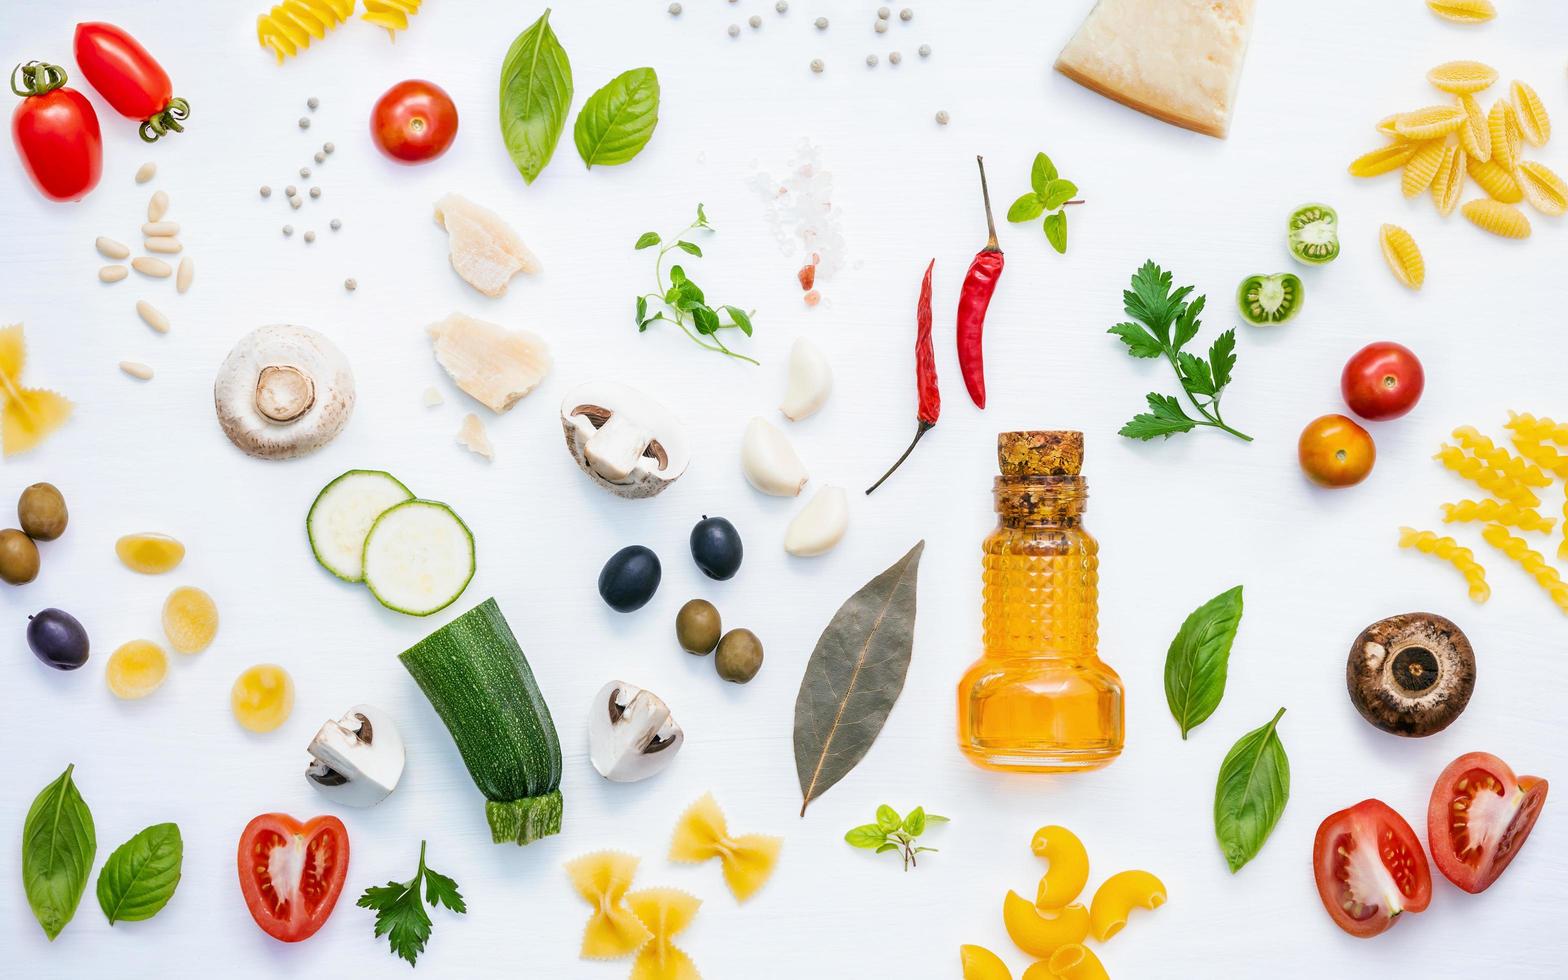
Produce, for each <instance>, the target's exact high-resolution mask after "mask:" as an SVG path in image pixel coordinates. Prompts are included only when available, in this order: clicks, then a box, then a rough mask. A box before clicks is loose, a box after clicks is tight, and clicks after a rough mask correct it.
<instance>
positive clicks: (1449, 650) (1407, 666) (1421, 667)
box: [1345, 612, 1475, 738]
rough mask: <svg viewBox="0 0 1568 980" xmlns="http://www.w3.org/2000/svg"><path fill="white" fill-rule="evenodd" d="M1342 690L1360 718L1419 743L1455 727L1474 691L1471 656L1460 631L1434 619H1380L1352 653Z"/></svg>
mask: <svg viewBox="0 0 1568 980" xmlns="http://www.w3.org/2000/svg"><path fill="white" fill-rule="evenodd" d="M1345 685H1346V687H1347V688H1348V689H1349V691H1350V700H1351V702H1352V703H1354V704H1355V706H1356V710H1357V711H1359V712H1361V717H1363V718H1365V719H1366V720H1367V721H1369V722H1371V723H1372V724H1374V725H1376V726H1377V727H1378V728H1381V729H1382V730H1383V731H1385V732H1390V733H1392V734H1394V735H1405V736H1409V737H1415V738H1420V737H1422V736H1426V735H1431V734H1434V733H1436V732H1440V731H1442V730H1443V729H1445V728H1447V727H1448V726H1449V725H1450V724H1452V723H1453V720H1454V719H1455V718H1458V717H1459V714H1460V712H1462V711H1464V710H1465V705H1467V704H1469V703H1470V694H1471V692H1472V691H1474V690H1475V651H1473V650H1472V649H1471V648H1470V640H1469V639H1468V638H1466V636H1465V634H1464V631H1462V630H1461V629H1460V628H1459V627H1458V626H1455V625H1454V624H1453V623H1452V622H1450V621H1448V620H1447V619H1444V618H1443V617H1442V616H1437V615H1434V614H1432V613H1420V612H1417V613H1405V614H1404V615H1401V616H1390V617H1389V618H1387V619H1380V620H1378V621H1377V622H1375V623H1373V624H1372V625H1371V626H1368V627H1367V628H1366V629H1364V630H1362V631H1361V635H1360V636H1358V637H1356V642H1355V643H1353V644H1352V645H1351V647H1350V659H1349V661H1348V662H1347V663H1346V664H1345Z"/></svg>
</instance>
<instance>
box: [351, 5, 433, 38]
mask: <svg viewBox="0 0 1568 980" xmlns="http://www.w3.org/2000/svg"><path fill="white" fill-rule="evenodd" d="M422 2H423V0H365V12H364V13H362V14H360V15H359V19H360V20H362V21H365V22H366V23H368V24H375V25H376V26H377V27H384V28H386V30H387V35H388V36H389V37H391V38H392V40H394V41H395V40H397V32H398V31H404V30H407V29H408V18H409V15H410V14H417V13H419V5H420V3H422Z"/></svg>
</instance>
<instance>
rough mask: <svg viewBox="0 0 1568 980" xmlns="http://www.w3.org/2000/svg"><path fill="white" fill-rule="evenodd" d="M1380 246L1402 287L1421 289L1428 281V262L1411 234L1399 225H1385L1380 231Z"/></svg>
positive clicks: (1378, 236)
mask: <svg viewBox="0 0 1568 980" xmlns="http://www.w3.org/2000/svg"><path fill="white" fill-rule="evenodd" d="M1377 238H1378V244H1380V245H1382V247H1383V259H1384V261H1386V262H1387V263H1388V268H1389V271H1391V272H1393V273H1394V278H1395V279H1398V280H1399V282H1400V285H1402V286H1406V287H1408V288H1410V289H1420V288H1421V284H1422V283H1423V282H1425V281H1426V260H1425V259H1423V258H1422V257H1421V249H1420V248H1419V247H1418V246H1417V245H1416V240H1415V239H1414V238H1412V237H1410V232H1408V231H1406V230H1405V229H1403V228H1401V227H1399V226H1398V225H1384V226H1383V227H1382V228H1380V229H1379V230H1378V235H1377Z"/></svg>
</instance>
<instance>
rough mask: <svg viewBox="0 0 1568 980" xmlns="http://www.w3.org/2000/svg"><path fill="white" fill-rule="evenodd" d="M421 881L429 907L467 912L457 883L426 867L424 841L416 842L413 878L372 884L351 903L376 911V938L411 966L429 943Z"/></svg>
mask: <svg viewBox="0 0 1568 980" xmlns="http://www.w3.org/2000/svg"><path fill="white" fill-rule="evenodd" d="M421 882H423V884H424V886H425V901H428V902H429V903H430V905H431V907H432V908H439V907H440V906H443V905H444V906H446V907H447V908H449V909H451V910H452V911H453V912H457V913H459V914H462V913H464V912H467V911H468V903H467V902H464V901H463V896H462V893H461V892H459V891H458V890H457V882H455V881H453V880H452V879H451V878H448V877H447V876H446V875H443V874H438V873H437V872H435V871H432V870H431V869H429V868H427V867H425V842H424V841H420V842H419V871H418V872H417V873H416V874H415V875H414V877H413V878H411V879H410V880H408V881H404V882H396V881H389V882H387V883H386V884H385V885H373V886H371V887H370V888H367V889H365V894H363V895H361V896H359V901H358V902H355V903H354V904H355V905H358V906H359V907H360V908H362V909H373V910H375V913H376V936H377V938H379V937H381V936H387V937H388V942H389V943H390V944H391V947H392V954H393V955H394V956H400V957H402V958H403V959H405V960H407V961H408V963H409V965H410V966H413V965H414V961H415V960H416V959H418V958H419V954H420V953H423V952H424V951H425V944H426V943H427V942H429V941H430V926H431V922H430V913H428V912H426V911H425V906H424V902H422V901H421V900H420V894H419V886H420V883H421Z"/></svg>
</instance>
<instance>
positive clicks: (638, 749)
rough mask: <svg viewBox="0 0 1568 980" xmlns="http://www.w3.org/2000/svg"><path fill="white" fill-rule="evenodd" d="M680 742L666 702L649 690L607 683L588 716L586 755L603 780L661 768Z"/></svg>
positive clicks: (624, 779) (629, 779) (632, 778)
mask: <svg viewBox="0 0 1568 980" xmlns="http://www.w3.org/2000/svg"><path fill="white" fill-rule="evenodd" d="M685 740H686V736H685V733H684V732H682V731H681V726H680V725H678V724H676V723H675V719H674V718H673V717H671V715H670V708H669V705H667V704H665V703H664V700H663V699H662V698H660V697H659V696H658V695H657V694H654V693H653V692H652V691H645V690H643V689H642V688H640V687H638V686H636V685H635V684H628V683H626V682H625V681H610V682H609V683H608V684H606V685H604V686H603V687H601V688H599V693H598V694H595V695H594V698H593V706H592V707H591V708H590V709H589V714H588V757H589V759H590V760H591V761H592V762H593V767H594V769H596V770H598V772H599V775H601V776H603V777H604V778H605V779H608V780H611V781H612V782H617V783H633V782H636V781H638V780H640V779H647V778H648V777H649V776H653V775H655V774H657V773H659V772H662V771H663V770H664V768H665V767H666V766H668V765H669V764H670V763H671V762H672V761H673V760H674V759H675V753H676V752H678V751H680V747H681V744H682V743H683V742H684V741H685Z"/></svg>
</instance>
